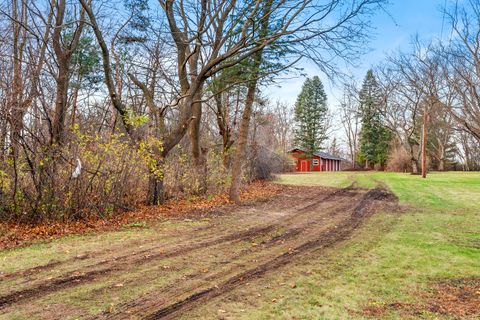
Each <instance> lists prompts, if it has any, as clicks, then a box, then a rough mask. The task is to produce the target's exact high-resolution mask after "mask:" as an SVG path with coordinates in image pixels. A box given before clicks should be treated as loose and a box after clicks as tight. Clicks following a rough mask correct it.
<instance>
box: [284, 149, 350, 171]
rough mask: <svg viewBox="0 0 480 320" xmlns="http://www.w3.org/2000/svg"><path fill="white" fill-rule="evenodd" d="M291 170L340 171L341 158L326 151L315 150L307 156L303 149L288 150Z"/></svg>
mask: <svg viewBox="0 0 480 320" xmlns="http://www.w3.org/2000/svg"><path fill="white" fill-rule="evenodd" d="M289 154H290V157H291V161H292V162H291V164H292V169H293V171H302V172H303V171H340V170H341V169H342V166H341V162H342V158H339V157H337V156H333V155H331V154H328V153H326V152H322V151H319V152H315V153H314V154H313V157H307V156H306V155H305V151H303V150H300V149H293V150H292V151H290V152H289Z"/></svg>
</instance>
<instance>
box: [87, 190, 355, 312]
mask: <svg viewBox="0 0 480 320" xmlns="http://www.w3.org/2000/svg"><path fill="white" fill-rule="evenodd" d="M339 194H341V195H346V194H347V192H346V191H345V190H339V192H338V193H337V195H339ZM352 194H354V195H356V196H358V195H359V194H360V193H358V194H357V193H353V192H352V191H351V190H349V191H348V195H349V197H351V196H352ZM328 198H332V197H328ZM349 199H350V198H349ZM350 200H351V199H350ZM320 202H322V203H323V202H324V200H323V201H320ZM317 206H318V201H317ZM307 207H308V209H309V210H304V209H305V208H307ZM307 207H304V208H302V210H299V211H302V212H308V211H311V210H312V208H313V206H312V205H308V206H307ZM323 209H325V210H329V212H328V213H326V214H324V215H322V216H320V217H317V219H312V217H309V219H308V220H305V221H303V223H302V224H301V225H296V226H295V227H293V228H290V229H287V230H285V231H284V232H282V233H280V234H278V235H275V236H273V237H271V238H269V239H267V240H264V241H261V242H259V243H258V244H256V245H255V246H254V247H251V248H247V249H243V250H241V251H240V252H238V253H236V254H234V255H232V256H229V257H228V259H229V260H230V262H229V263H227V264H222V266H228V265H236V263H237V262H238V259H240V258H242V257H244V256H248V255H249V254H254V253H258V252H260V251H266V250H267V249H269V248H271V247H274V246H275V245H281V244H283V243H284V242H285V241H288V240H290V239H292V238H295V237H297V236H299V235H301V234H302V232H304V231H306V230H308V229H310V228H312V225H315V224H317V223H324V222H325V221H324V220H325V219H327V218H329V217H331V216H335V215H336V214H337V213H338V212H345V211H348V210H352V209H353V206H352V204H351V203H347V202H345V203H343V204H341V205H340V206H338V205H336V207H335V208H334V210H332V209H331V208H329V207H327V208H323ZM295 216H299V214H296V215H295ZM290 218H291V217H290ZM330 222H331V221H330ZM258 236H264V234H258ZM237 268H238V267H237ZM159 269H161V267H160V268H159ZM177 271H178V270H177ZM235 271H237V270H236V269H235V268H230V269H228V270H224V271H221V272H217V273H215V274H207V275H206V274H205V273H203V272H197V273H190V274H187V275H183V276H182V277H181V278H180V279H178V280H179V281H182V282H183V281H186V280H187V279H188V281H192V280H205V281H213V280H218V279H219V278H221V277H224V276H229V275H231V274H232V273H235ZM152 280H153V279H152ZM145 281H149V280H148V279H145V276H142V277H138V278H134V279H130V280H128V281H127V282H124V283H123V284H122V287H123V286H128V285H133V284H136V283H140V282H145ZM105 290H115V287H112V286H105V287H102V288H99V289H96V290H94V291H95V292H104V291H105ZM178 291H179V288H178V282H177V283H173V284H171V285H169V286H167V287H164V288H162V295H165V294H166V293H167V294H168V292H174V293H176V294H178ZM91 295H94V292H92V293H91ZM129 304H130V302H127V303H126V304H123V305H121V306H120V305H118V306H117V307H116V309H125V308H128V305H129ZM133 304H136V303H135V302H133ZM97 317H98V316H95V317H93V318H91V319H96V318H97Z"/></svg>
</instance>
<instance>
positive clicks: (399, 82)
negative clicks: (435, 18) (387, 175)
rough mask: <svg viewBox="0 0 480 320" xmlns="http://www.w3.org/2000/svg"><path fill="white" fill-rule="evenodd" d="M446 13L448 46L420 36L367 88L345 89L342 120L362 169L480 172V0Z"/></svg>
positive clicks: (351, 154)
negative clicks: (422, 169) (479, 40)
mask: <svg viewBox="0 0 480 320" xmlns="http://www.w3.org/2000/svg"><path fill="white" fill-rule="evenodd" d="M443 13H444V15H445V21H446V22H447V23H448V24H449V26H450V28H448V29H449V30H448V33H447V32H446V34H448V39H447V40H445V39H437V40H435V39H434V40H432V41H430V42H423V41H421V40H420V39H419V37H418V36H416V37H415V38H414V39H413V41H412V45H411V48H410V50H408V51H403V52H397V53H393V54H390V55H388V56H387V57H386V59H385V61H384V62H381V63H379V64H378V65H377V66H376V67H375V68H373V70H370V71H369V72H368V73H367V75H366V77H365V79H364V82H363V84H362V86H358V85H356V84H352V83H349V84H347V85H345V88H344V94H343V98H342V101H341V105H340V110H341V117H340V120H341V123H342V127H343V129H344V130H343V131H344V135H345V142H346V145H347V149H348V150H347V154H348V158H349V159H350V162H351V163H352V165H353V166H354V167H355V166H356V167H358V168H360V167H366V168H372V167H373V166H377V167H378V168H380V169H383V168H385V167H386V168H387V169H390V170H395V171H409V172H412V173H415V174H416V173H420V169H421V168H422V166H423V167H426V168H427V169H433V170H439V171H443V170H449V169H450V170H451V169H454V170H466V171H469V170H480V109H479V105H480V99H479V97H480V95H479V94H478V91H479V88H480V54H479V52H480V44H479V42H478V38H479V37H480V28H479V25H480V1H477V0H469V1H466V2H465V3H464V4H456V5H455V6H453V7H447V8H444V12H443ZM422 149H424V153H425V155H426V157H424V158H423V161H424V162H425V163H424V164H423V165H422ZM427 160H428V162H427Z"/></svg>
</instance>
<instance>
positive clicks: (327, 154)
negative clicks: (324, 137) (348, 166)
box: [314, 151, 343, 161]
mask: <svg viewBox="0 0 480 320" xmlns="http://www.w3.org/2000/svg"><path fill="white" fill-rule="evenodd" d="M314 155H316V156H318V157H320V158H323V159H330V160H340V161H341V160H343V159H342V158H340V157H337V156H334V155H331V154H330V153H326V152H323V151H318V152H315V153H314Z"/></svg>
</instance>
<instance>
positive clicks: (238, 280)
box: [104, 189, 396, 319]
mask: <svg viewBox="0 0 480 320" xmlns="http://www.w3.org/2000/svg"><path fill="white" fill-rule="evenodd" d="M385 201H396V200H395V197H394V196H393V195H391V194H390V193H389V192H387V191H385V190H380V189H373V190H370V191H368V192H367V193H365V195H364V196H363V197H362V199H361V200H360V202H358V204H357V205H356V206H354V209H353V211H352V214H351V215H350V217H349V218H348V219H347V220H345V221H343V222H342V223H341V224H339V225H338V226H336V227H334V228H329V229H328V230H326V231H325V232H323V233H321V234H320V236H318V237H316V238H314V239H312V240H309V241H306V242H304V243H302V244H300V245H298V246H296V247H295V248H294V249H293V250H288V251H287V252H284V253H282V254H280V255H277V256H276V257H274V258H272V259H270V260H268V261H267V262H264V263H262V264H260V265H258V266H255V267H253V268H250V269H248V270H246V271H243V272H241V273H239V274H237V275H234V276H232V277H230V278H228V279H227V280H225V281H223V282H221V283H220V284H217V285H214V286H210V287H208V288H204V289H199V291H196V292H194V293H193V294H190V295H189V296H187V297H186V298H184V299H182V300H179V301H176V302H174V303H172V304H170V305H167V306H165V307H161V308H158V307H157V308H158V309H157V310H154V311H151V312H150V313H149V314H148V315H147V316H146V317H145V318H144V319H163V318H165V319H171V318H172V317H174V316H178V315H179V314H181V313H182V312H185V311H188V310H190V309H192V308H194V307H195V306H196V305H198V304H199V303H205V302H206V301H209V300H211V299H214V298H216V297H218V296H220V295H223V294H225V293H228V292H230V291H232V290H233V289H235V288H236V287H238V286H239V285H240V284H242V283H243V282H245V281H247V280H253V279H256V278H259V277H261V276H262V275H264V274H265V273H267V272H268V271H272V270H276V269H278V268H280V267H282V266H284V265H286V264H288V263H290V262H291V261H292V259H293V258H294V257H296V256H298V255H301V254H303V253H305V252H308V251H316V250H318V249H322V248H326V247H329V246H332V245H334V244H335V243H337V242H339V241H342V240H345V239H347V238H348V237H349V236H350V235H351V234H352V232H353V231H354V230H355V229H356V228H357V227H358V226H359V225H360V223H361V222H362V221H363V220H364V219H365V218H366V217H367V216H369V215H370V214H372V213H373V212H374V211H375V210H373V208H371V205H372V204H373V203H376V202H385ZM197 289H198V288H197ZM132 302H133V301H132ZM132 302H130V303H128V304H127V305H131V304H132ZM139 302H140V301H134V302H133V304H135V305H136V307H137V309H138V303H139ZM146 308H147V309H148V308H149V307H148V306H146ZM150 308H151V309H155V306H150ZM127 309H128V307H127ZM126 314H128V310H123V311H122V313H117V314H116V315H110V316H109V315H104V316H105V318H107V319H124V318H125V316H126ZM130 315H131V313H130ZM127 317H128V316H127Z"/></svg>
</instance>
